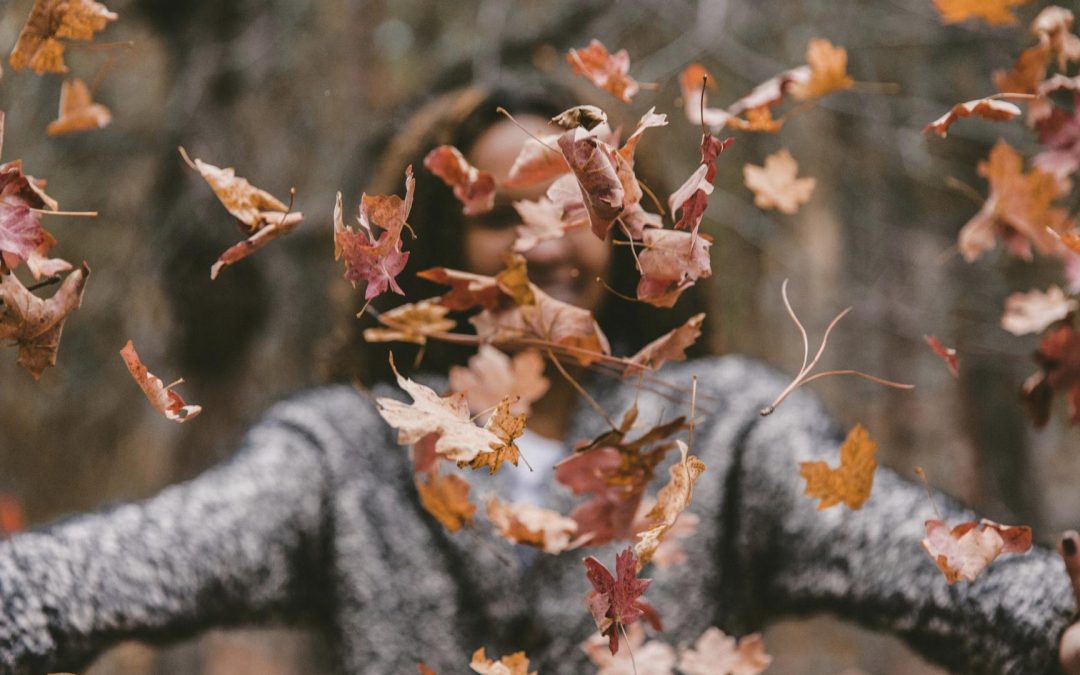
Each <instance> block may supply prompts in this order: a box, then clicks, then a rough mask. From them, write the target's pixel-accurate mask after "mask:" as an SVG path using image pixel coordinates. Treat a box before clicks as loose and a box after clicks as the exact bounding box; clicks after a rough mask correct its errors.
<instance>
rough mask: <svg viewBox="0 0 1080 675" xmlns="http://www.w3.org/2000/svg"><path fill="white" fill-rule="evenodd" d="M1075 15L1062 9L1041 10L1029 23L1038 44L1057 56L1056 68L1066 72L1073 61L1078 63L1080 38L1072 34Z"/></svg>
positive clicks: (1079, 58) (1055, 7)
mask: <svg viewBox="0 0 1080 675" xmlns="http://www.w3.org/2000/svg"><path fill="white" fill-rule="evenodd" d="M1075 21H1076V17H1075V15H1073V13H1072V12H1070V11H1069V10H1067V9H1065V8H1064V7H1057V6H1053V5H1052V6H1050V7H1045V8H1043V10H1042V11H1040V12H1039V14H1038V16H1036V17H1035V19H1034V20H1033V21H1032V22H1031V32H1032V33H1034V34H1035V35H1036V36H1037V37H1038V38H1039V42H1040V44H1043V45H1046V46H1047V47H1048V48H1049V50H1050V52H1051V53H1054V54H1057V67H1058V69H1059V70H1062V71H1064V70H1066V69H1067V68H1068V66H1069V64H1070V63H1072V62H1073V61H1080V36H1077V35H1074V34H1073V32H1072V29H1073V23H1074V22H1075Z"/></svg>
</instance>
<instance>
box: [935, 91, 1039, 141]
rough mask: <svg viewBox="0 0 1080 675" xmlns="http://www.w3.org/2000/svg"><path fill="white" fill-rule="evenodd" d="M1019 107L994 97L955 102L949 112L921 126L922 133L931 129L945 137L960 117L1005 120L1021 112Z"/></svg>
mask: <svg viewBox="0 0 1080 675" xmlns="http://www.w3.org/2000/svg"><path fill="white" fill-rule="evenodd" d="M1021 112H1023V111H1021V110H1020V108H1018V107H1016V106H1015V105H1013V104H1012V103H1009V102H1008V101H1001V100H998V99H994V98H980V99H976V100H974V101H968V102H966V103H957V104H956V105H954V106H953V107H952V109H951V110H949V112H947V113H945V114H944V115H942V116H941V117H939V118H937V119H936V120H934V121H933V122H931V123H930V124H927V125H926V127H924V128H923V133H924V134H925V133H926V132H928V131H933V132H934V133H936V134H937V135H938V136H941V137H942V138H945V136H946V135H948V133H949V127H951V126H952V124H953V122H955V121H956V120H958V119H960V118H961V117H981V118H983V119H986V120H993V121H995V122H1007V121H1009V120H1011V119H1012V118H1014V117H1016V116H1017V115H1019V114H1021Z"/></svg>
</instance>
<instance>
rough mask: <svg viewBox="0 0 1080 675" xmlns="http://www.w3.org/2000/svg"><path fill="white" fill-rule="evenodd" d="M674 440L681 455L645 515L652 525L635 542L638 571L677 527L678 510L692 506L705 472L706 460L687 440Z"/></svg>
mask: <svg viewBox="0 0 1080 675" xmlns="http://www.w3.org/2000/svg"><path fill="white" fill-rule="evenodd" d="M675 444H676V445H677V446H678V448H679V453H680V455H681V459H680V460H679V461H678V462H677V463H675V464H673V465H672V466H671V467H669V468H668V484H667V485H665V486H664V487H663V488H661V489H660V492H659V493H657V495H656V505H655V506H653V508H652V510H650V511H649V513H647V514H646V515H645V519H646V520H647V521H648V522H649V523H651V527H649V529H647V530H645V531H643V532H638V534H637V538H638V542H637V543H636V544H634V555H636V556H637V564H638V571H641V569H642V568H644V567H645V565H647V564H649V562H650V561H651V560H652V557H653V555H654V554H655V553H656V549H657V548H658V547H659V546H660V543H661V542H662V541H663V540H664V538H665V537H666V536H667V534H668V532H669V531H670V530H671V528H673V527H675V522H676V521H677V520H678V519H679V514H681V513H682V512H683V511H685V510H686V509H687V508H688V507H689V506H690V499H691V497H693V494H694V483H696V482H697V479H698V478H700V477H701V474H702V473H704V472H705V463H704V462H702V461H701V460H699V459H698V458H697V457H695V456H693V455H690V454H688V453H689V449H688V448H687V446H686V443H683V442H682V441H675Z"/></svg>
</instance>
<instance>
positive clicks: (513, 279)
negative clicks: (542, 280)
mask: <svg viewBox="0 0 1080 675" xmlns="http://www.w3.org/2000/svg"><path fill="white" fill-rule="evenodd" d="M503 266H504V267H503V270H502V271H501V272H499V273H498V274H496V275H495V285H496V286H498V288H499V290H500V291H502V292H503V294H505V295H506V296H507V297H508V298H509V299H510V300H511V301H512V302H513V303H514V304H515V305H517V306H518V307H525V306H529V305H535V304H536V293H535V292H533V285H532V284H530V283H529V270H528V263H526V261H525V256H523V255H520V254H518V253H507V254H506V255H504V256H503Z"/></svg>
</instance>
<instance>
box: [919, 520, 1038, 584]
mask: <svg viewBox="0 0 1080 675" xmlns="http://www.w3.org/2000/svg"><path fill="white" fill-rule="evenodd" d="M920 543H921V544H922V546H923V548H924V549H926V552H927V553H929V554H930V557H931V558H932V559H933V560H934V562H935V563H936V564H937V566H938V569H940V570H941V572H942V574H944V575H945V580H946V581H948V582H949V583H950V584H953V583H956V582H957V581H959V580H960V579H967V580H968V581H974V580H975V577H977V576H979V574H981V573H982V571H983V570H984V569H986V567H987V565H989V564H990V563H992V562H993V561H994V560H995V559H997V557H998V556H999V555H1001V554H1002V553H1026V552H1027V551H1028V550H1030V549H1031V528H1030V527H1026V526H1015V525H1000V524H998V523H995V522H994V521H992V520H986V519H985V518H984V519H983V520H981V521H978V522H975V521H971V522H966V523H960V524H959V525H957V526H956V527H953V528H952V529H951V530H950V529H949V526H948V525H946V524H945V523H944V522H943V521H940V520H928V521H926V538H925V539H922V540H921V542H920Z"/></svg>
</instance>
